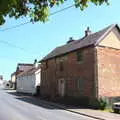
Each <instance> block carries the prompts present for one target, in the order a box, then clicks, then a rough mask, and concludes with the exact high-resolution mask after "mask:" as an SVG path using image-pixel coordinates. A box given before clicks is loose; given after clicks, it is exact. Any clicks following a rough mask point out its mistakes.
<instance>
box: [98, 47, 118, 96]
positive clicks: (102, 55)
mask: <svg viewBox="0 0 120 120" xmlns="http://www.w3.org/2000/svg"><path fill="white" fill-rule="evenodd" d="M97 56H98V58H97V59H98V94H99V96H107V97H116V96H120V50H117V49H113V48H108V47H97Z"/></svg>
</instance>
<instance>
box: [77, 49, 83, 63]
mask: <svg viewBox="0 0 120 120" xmlns="http://www.w3.org/2000/svg"><path fill="white" fill-rule="evenodd" d="M76 56H77V61H78V62H82V61H83V52H82V51H77V52H76Z"/></svg>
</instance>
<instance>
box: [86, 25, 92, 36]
mask: <svg viewBox="0 0 120 120" xmlns="http://www.w3.org/2000/svg"><path fill="white" fill-rule="evenodd" d="M91 33H92V32H91V30H90V28H89V27H87V30H85V37H87V36H89V35H90V34H91Z"/></svg>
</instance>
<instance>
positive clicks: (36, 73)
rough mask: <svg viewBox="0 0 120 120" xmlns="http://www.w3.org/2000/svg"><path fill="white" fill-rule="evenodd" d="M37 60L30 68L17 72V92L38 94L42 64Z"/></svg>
mask: <svg viewBox="0 0 120 120" xmlns="http://www.w3.org/2000/svg"><path fill="white" fill-rule="evenodd" d="M36 64H37V61H35V63H34V64H32V65H31V67H29V68H28V69H26V70H24V71H21V72H20V73H19V74H17V89H16V91H17V92H22V93H30V94H38V91H37V89H38V87H40V65H36Z"/></svg>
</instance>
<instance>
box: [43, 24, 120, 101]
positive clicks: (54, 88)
mask: <svg viewBox="0 0 120 120" xmlns="http://www.w3.org/2000/svg"><path fill="white" fill-rule="evenodd" d="M41 66H42V67H41V95H43V96H50V97H56V96H61V97H64V96H72V97H76V98H77V97H88V98H89V99H93V98H99V97H108V98H109V97H119V96H120V28H119V26H118V25H117V24H116V25H110V26H108V27H107V28H104V29H103V30H100V31H99V32H96V33H91V31H90V30H89V28H88V29H87V30H86V31H85V36H84V37H83V38H82V39H79V40H72V39H70V40H69V41H68V42H67V43H66V44H65V45H63V46H60V47H57V48H55V49H54V50H53V51H52V52H51V53H49V54H48V55H47V56H46V57H44V58H43V59H42V60H41Z"/></svg>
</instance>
